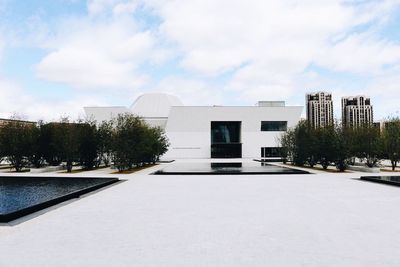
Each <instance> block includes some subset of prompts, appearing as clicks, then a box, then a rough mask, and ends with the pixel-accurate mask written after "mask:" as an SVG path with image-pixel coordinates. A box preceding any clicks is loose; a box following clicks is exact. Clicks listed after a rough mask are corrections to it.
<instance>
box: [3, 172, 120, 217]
mask: <svg viewBox="0 0 400 267" xmlns="http://www.w3.org/2000/svg"><path fill="white" fill-rule="evenodd" d="M113 180H117V179H114V178H53V177H0V215H2V214H9V213H12V212H16V211H19V210H22V209H25V208H28V207H31V206H35V205H38V204H41V203H44V202H46V201H49V200H53V199H56V198H59V197H62V196H65V195H68V194H71V193H74V192H78V191H81V190H85V189H89V188H92V187H96V186H99V185H102V184H106V183H109V182H110V181H113Z"/></svg>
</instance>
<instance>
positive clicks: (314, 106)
mask: <svg viewBox="0 0 400 267" xmlns="http://www.w3.org/2000/svg"><path fill="white" fill-rule="evenodd" d="M306 109H307V110H306V112H307V121H308V123H310V125H312V126H313V127H314V128H319V127H325V126H328V125H332V124H333V102H332V94H331V93H326V92H317V93H312V94H307V95H306Z"/></svg>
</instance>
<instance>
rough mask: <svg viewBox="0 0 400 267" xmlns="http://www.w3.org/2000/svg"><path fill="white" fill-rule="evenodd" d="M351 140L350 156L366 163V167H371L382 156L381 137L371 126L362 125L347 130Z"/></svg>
mask: <svg viewBox="0 0 400 267" xmlns="http://www.w3.org/2000/svg"><path fill="white" fill-rule="evenodd" d="M349 133H350V135H351V137H350V139H351V140H352V145H351V150H352V155H353V156H355V157H357V158H359V159H361V160H365V161H366V165H367V166H368V167H373V166H375V165H376V163H377V162H378V161H379V159H380V158H381V155H382V147H383V145H382V137H381V133H380V129H379V128H377V127H375V126H374V125H371V124H364V125H361V126H359V127H355V128H353V129H349Z"/></svg>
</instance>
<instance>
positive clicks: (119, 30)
mask: <svg viewBox="0 0 400 267" xmlns="http://www.w3.org/2000/svg"><path fill="white" fill-rule="evenodd" d="M0 12H1V16H0V93H1V99H0V117H9V116H11V115H13V114H18V115H20V116H23V117H25V118H27V119H35V120H36V119H45V120H52V119H58V118H59V117H60V116H64V115H69V116H71V117H73V118H76V117H78V116H82V115H83V109H82V107H83V106H96V105H98V106H101V105H122V106H129V105H131V104H132V102H133V101H134V100H135V98H136V97H137V96H138V95H140V94H142V93H145V92H165V93H171V94H174V95H177V96H178V97H180V98H181V99H182V101H183V102H184V103H185V104H187V105H192V104H195V105H211V104H219V105H254V104H255V103H256V101H258V100H286V101H287V103H288V104H289V105H304V94H305V93H307V92H313V91H320V90H323V91H329V92H332V93H333V95H334V100H335V116H336V117H340V110H339V104H340V98H341V97H342V96H350V95H357V94H366V95H368V96H370V97H371V98H372V102H373V104H374V106H375V118H376V119H381V118H385V117H387V116H393V115H398V111H399V110H400V101H399V97H398V96H399V92H400V1H397V0H380V1H368V0H365V1H360V0H357V1H356V0H354V1H351V0H345V1H343V0H323V1H321V0H307V1H296V0H279V1H278V0H270V1H265V0H262V1H261V0H248V1H240V0H219V1H215V0H147V1H145V0H88V1H83V0H82V1H79V0H41V1H17V0H0Z"/></svg>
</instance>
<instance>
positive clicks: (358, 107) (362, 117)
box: [342, 95, 374, 126]
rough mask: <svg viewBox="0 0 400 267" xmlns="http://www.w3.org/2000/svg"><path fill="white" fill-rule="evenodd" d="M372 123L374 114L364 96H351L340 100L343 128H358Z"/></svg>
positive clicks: (367, 99)
mask: <svg viewBox="0 0 400 267" xmlns="http://www.w3.org/2000/svg"><path fill="white" fill-rule="evenodd" d="M373 121H374V112H373V107H372V105H371V99H370V98H369V97H365V96H362V95H361V96H351V97H343V98H342V123H343V125H345V126H360V125H363V124H371V123H373Z"/></svg>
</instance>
